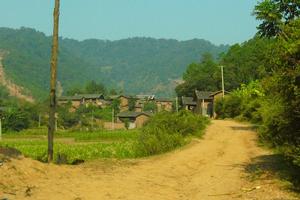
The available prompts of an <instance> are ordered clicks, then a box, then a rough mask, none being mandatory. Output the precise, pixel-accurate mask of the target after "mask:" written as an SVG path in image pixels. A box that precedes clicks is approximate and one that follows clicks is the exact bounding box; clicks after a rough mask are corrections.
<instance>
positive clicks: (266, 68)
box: [176, 0, 300, 166]
mask: <svg viewBox="0 0 300 200" xmlns="http://www.w3.org/2000/svg"><path fill="white" fill-rule="evenodd" d="M253 15H254V16H255V17H256V18H257V19H258V20H259V21H260V22H261V24H260V25H259V26H258V33H257V34H256V35H255V36H254V37H253V38H252V39H250V40H249V41H246V42H244V43H242V44H236V45H233V46H231V48H230V49H229V51H228V52H227V53H225V54H223V55H221V56H220V58H219V59H218V60H213V59H212V57H211V56H208V55H204V56H203V58H204V59H203V60H202V62H201V63H193V64H191V65H190V66H188V68H187V71H186V72H185V73H184V75H183V80H184V81H185V82H184V83H183V84H181V85H179V86H177V88H176V92H177V94H178V96H191V95H192V94H193V93H194V89H195V88H197V89H199V90H206V91H207V90H212V91H216V90H220V89H221V86H220V83H221V72H220V68H218V67H217V66H220V65H223V66H224V77H225V89H226V90H228V91H229V92H230V94H229V95H227V96H226V97H225V98H224V99H220V100H219V101H218V102H217V103H216V104H215V111H216V112H217V115H218V118H220V119H224V118H234V119H237V120H241V121H249V122H251V123H253V124H256V126H257V127H258V132H259V136H260V140H261V142H262V143H264V144H266V145H268V146H269V147H271V148H273V149H274V150H275V151H276V152H279V153H280V154H281V155H283V156H284V157H285V158H286V160H287V163H293V165H297V166H300V56H299V55H300V19H299V17H300V3H299V1H279V0H264V1H261V2H258V3H257V5H256V7H255V9H254V11H253Z"/></svg>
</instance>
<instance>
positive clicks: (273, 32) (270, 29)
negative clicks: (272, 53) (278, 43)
mask: <svg viewBox="0 0 300 200" xmlns="http://www.w3.org/2000/svg"><path fill="white" fill-rule="evenodd" d="M253 14H254V15H255V16H256V19H258V20H261V21H262V23H261V24H260V25H259V26H258V33H259V34H260V35H261V36H266V37H273V36H277V35H279V34H281V33H282V28H283V25H284V24H288V23H289V22H290V21H293V20H294V19H296V18H298V17H299V16H300V1H298V0H284V1H283V0H263V1H262V2H259V3H258V4H257V5H256V6H255V9H254V12H253Z"/></svg>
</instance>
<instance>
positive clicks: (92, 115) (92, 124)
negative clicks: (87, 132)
mask: <svg viewBox="0 0 300 200" xmlns="http://www.w3.org/2000/svg"><path fill="white" fill-rule="evenodd" d="M93 130H94V111H93V110H92V131H93Z"/></svg>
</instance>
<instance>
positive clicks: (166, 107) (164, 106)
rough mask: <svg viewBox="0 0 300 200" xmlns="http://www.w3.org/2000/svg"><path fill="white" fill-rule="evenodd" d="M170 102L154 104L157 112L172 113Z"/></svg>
mask: <svg viewBox="0 0 300 200" xmlns="http://www.w3.org/2000/svg"><path fill="white" fill-rule="evenodd" d="M172 105H173V103H172V102H163V101H158V102H156V106H157V111H158V112H161V111H169V112H171V111H172Z"/></svg>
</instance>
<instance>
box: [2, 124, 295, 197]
mask: <svg viewBox="0 0 300 200" xmlns="http://www.w3.org/2000/svg"><path fill="white" fill-rule="evenodd" d="M269 154H270V153H269V152H268V151H266V150H263V149H261V148H259V147H257V145H256V133H255V132H253V131H252V130H251V129H250V127H249V126H247V125H243V124H240V123H237V122H233V121H213V122H212V124H211V125H210V126H209V127H208V128H207V130H206V135H205V136H204V138H203V139H201V140H195V141H193V142H192V144H190V145H188V146H186V147H184V148H182V149H179V150H176V151H174V152H171V153H167V154H164V155H160V156H154V157H151V158H147V159H139V160H127V161H95V162H91V163H86V164H84V165H80V166H55V165H43V164H40V163H38V162H36V161H32V160H29V159H24V160H18V161H14V165H15V166H19V165H21V164H23V165H22V166H23V168H21V169H20V170H21V173H20V172H18V173H19V174H21V175H16V176H15V178H11V183H13V182H14V181H15V182H16V183H18V184H20V183H19V182H17V180H18V176H20V177H21V178H22V182H23V184H25V185H26V184H27V185H32V186H34V189H33V190H32V194H31V196H30V197H31V198H32V199H39V200H43V199H45V200H46V199H47V200H51V199H67V200H68V199H70V200H75V199H77V200H90V199H101V200H106V199H130V200H136V199H137V200H138V199H143V200H150V199H151V200H152V199H155V200H156V199H157V200H161V199H162V200H177V199H178V200H179V199H180V200H194V199H195V200H198V199H199V200H202V199H204V200H215V199H218V200H219V199H222V200H223V199H224V200H225V199H226V200H227V199H249V200H250V199H259V200H275V199H277V200H279V199H286V200H287V199H289V200H292V199H297V198H296V197H294V196H293V195H292V194H290V193H288V192H287V191H285V190H282V189H281V188H280V187H279V186H278V185H277V184H264V182H260V181H255V182H251V181H249V180H248V179H247V178H246V176H247V175H248V174H247V173H246V171H245V166H247V164H249V163H250V162H251V159H252V158H255V157H258V156H262V155H269ZM109 162H111V163H109ZM24 163H25V164H24ZM33 166H34V167H36V168H38V169H39V170H41V171H44V172H45V173H41V172H39V173H37V172H34V173H33V172H32V167H33ZM28 169H29V171H28ZM22 170H23V171H22ZM24 170H25V171H24ZM26 170H27V171H26ZM2 173H4V172H2ZM22 173H23V175H22ZM24 173H25V174H26V175H24ZM28 175H29V176H30V177H31V179H28ZM22 176H24V177H22ZM0 177H1V168H0ZM0 183H1V181H0ZM258 185H259V186H261V188H260V189H255V190H250V191H246V192H245V191H244V190H243V188H253V187H255V186H258ZM16 187H17V186H16ZM24 187H25V186H24V185H23V186H21V185H20V186H19V187H17V188H18V190H17V192H16V195H15V196H14V198H13V199H24V189H25V188H24ZM22 188H23V189H22ZM18 191H21V192H18ZM0 197H1V195H0Z"/></svg>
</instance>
